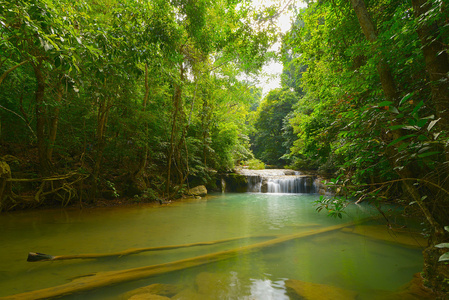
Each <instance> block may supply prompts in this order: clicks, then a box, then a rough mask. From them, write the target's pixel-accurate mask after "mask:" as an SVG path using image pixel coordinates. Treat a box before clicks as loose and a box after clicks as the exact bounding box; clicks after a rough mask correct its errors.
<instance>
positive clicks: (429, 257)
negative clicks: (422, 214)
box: [412, 0, 449, 293]
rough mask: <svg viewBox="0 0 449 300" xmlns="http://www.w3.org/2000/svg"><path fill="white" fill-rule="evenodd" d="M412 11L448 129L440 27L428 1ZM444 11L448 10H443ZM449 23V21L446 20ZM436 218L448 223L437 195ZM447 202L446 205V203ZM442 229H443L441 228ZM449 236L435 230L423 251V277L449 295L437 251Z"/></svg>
mask: <svg viewBox="0 0 449 300" xmlns="http://www.w3.org/2000/svg"><path fill="white" fill-rule="evenodd" d="M412 6H413V12H414V15H415V18H416V19H417V21H418V28H417V33H418V36H419V39H420V41H421V45H422V47H421V50H422V52H423V56H424V60H425V64H426V71H427V73H428V76H429V79H430V89H431V93H432V102H433V105H434V106H435V111H436V115H437V117H438V118H439V120H440V121H439V124H438V126H439V128H440V129H441V130H442V131H447V130H449V116H448V114H449V58H448V54H447V52H446V50H447V49H446V48H447V46H446V47H445V45H444V44H443V42H442V40H441V38H440V33H441V32H440V28H439V27H438V24H437V23H436V22H435V21H432V20H431V21H429V20H428V19H427V18H428V14H429V12H430V11H431V9H432V3H431V1H427V0H412ZM441 9H442V10H443V11H444V10H445V9H446V7H441ZM446 23H447V20H446ZM447 159H449V150H448V147H446V160H447ZM441 169H442V170H440V171H442V174H441V176H440V177H443V178H444V180H443V182H447V178H448V176H449V174H448V172H447V169H446V168H441ZM433 201H434V202H435V207H434V208H433V210H434V211H435V214H436V218H437V219H438V220H439V221H440V222H446V224H441V225H449V220H448V219H447V212H446V207H447V198H441V196H438V195H437V196H435V199H434V200H433ZM445 202H446V204H445ZM440 227H441V226H440ZM448 241H449V236H448V234H447V233H446V232H445V231H444V230H442V228H440V229H439V230H436V232H435V234H434V235H433V236H432V240H431V243H430V245H429V247H428V248H427V249H425V250H424V252H423V254H424V276H425V279H426V280H427V282H428V283H429V285H430V287H431V288H432V289H434V290H435V291H437V292H441V293H444V292H446V293H448V292H449V282H448V281H447V278H449V266H448V265H445V264H443V263H442V262H439V261H438V259H439V257H440V255H442V253H443V252H444V251H443V250H442V249H439V248H436V247H435V245H436V244H439V243H442V242H448Z"/></svg>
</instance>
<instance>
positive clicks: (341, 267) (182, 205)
mask: <svg viewBox="0 0 449 300" xmlns="http://www.w3.org/2000/svg"><path fill="white" fill-rule="evenodd" d="M318 197H319V196H318V195H316V194H262V193H241V194H237V193H228V194H217V195H212V196H208V197H206V198H203V199H199V200H190V201H184V202H174V203H171V204H170V205H166V206H160V207H153V206H146V205H136V206H130V207H113V208H95V209H83V210H77V209H53V210H39V211H30V212H12V213H5V214H2V215H0V244H1V245H2V247H0V297H2V296H8V295H13V294H20V293H24V292H27V291H33V290H39V289H43V288H47V287H52V286H57V285H61V284H65V283H67V282H70V281H71V280H72V279H73V278H76V277H80V276H85V275H86V274H91V273H95V272H104V271H115V270H124V269H131V268H137V267H142V266H149V265H154V264H160V263H164V262H170V261H175V260H180V259H184V258H189V257H195V256H198V255H203V254H207V253H214V252H218V251H223V250H227V249H234V248H238V247H242V246H245V245H249V244H251V243H257V242H260V240H258V239H241V240H235V241H230V242H227V243H218V244H215V245H206V246H196V247H187V248H180V249H174V250H163V251H162V250H161V251H153V252H143V253H140V254H134V255H129V256H123V257H109V258H102V259H84V260H67V261H45V262H27V261H26V258H27V254H28V252H30V251H34V252H41V253H45V254H51V255H69V254H82V253H111V252H119V251H123V250H126V249H130V248H142V247H153V246H154V247H156V246H163V245H180V244H186V243H195V242H205V241H215V240H220V239H227V238H235V237H246V236H259V235H273V236H274V235H278V236H285V235H290V234H296V233H299V232H303V231H304V232H305V231H310V230H317V229H320V228H325V227H327V226H333V225H335V224H341V223H345V222H348V221H349V220H355V219H362V218H365V217H367V216H375V215H377V211H375V210H373V209H371V208H370V207H369V206H364V205H350V206H349V207H348V209H347V215H345V216H344V218H343V219H342V220H340V219H334V218H330V217H327V216H326V214H325V213H317V212H316V210H315V207H314V206H313V201H316V200H317V199H318ZM371 224H372V225H373V224H374V225H376V224H383V223H382V221H381V220H380V221H379V220H376V221H371ZM358 226H363V225H358ZM377 227H379V226H377ZM381 227H383V228H385V226H383V225H382V226H381ZM361 228H364V227H361ZM367 228H368V227H367ZM369 228H371V227H369ZM387 235H388V234H387ZM390 235H391V234H390ZM392 238H393V241H387V242H386V241H382V240H379V239H373V238H370V237H367V236H362V235H359V234H355V233H353V232H350V231H348V230H336V231H331V232H328V233H323V234H319V235H312V236H309V237H306V238H298V239H293V240H290V241H286V242H283V243H279V244H278V245H276V246H273V247H270V248H266V249H261V250H259V251H255V252H252V253H245V252H243V253H241V254H240V255H238V256H235V257H233V258H230V259H227V260H223V261H219V262H214V263H209V264H204V265H202V266H198V267H193V268H189V269H185V270H180V271H176V272H171V273H168V274H164V275H159V276H154V277H149V278H144V279H140V280H134V281H130V282H125V283H120V284H116V285H113V286H111V287H106V288H100V289H95V290H93V291H88V292H83V293H79V294H75V295H71V296H65V297H64V298H63V299H106V300H107V299H123V296H122V295H123V294H124V293H126V292H127V291H130V290H132V289H135V288H138V287H142V286H146V285H150V284H153V283H169V284H175V285H176V286H178V287H179V289H180V290H183V291H184V293H185V291H190V293H191V294H190V295H194V294H195V293H196V294H195V296H191V299H194V298H195V297H201V298H202V299H258V300H268V299H280V300H282V299H289V298H288V296H287V294H286V288H285V281H286V280H287V279H296V280H301V281H305V282H312V283H317V284H323V285H326V286H328V285H329V286H333V287H338V288H341V289H346V290H351V291H354V292H355V293H357V294H358V295H359V296H358V297H359V298H357V299H371V297H372V295H373V294H377V293H378V292H379V294H382V293H383V292H384V291H395V290H396V289H398V288H399V287H400V286H402V285H404V284H406V283H407V282H408V281H409V280H410V279H411V278H412V276H413V274H414V273H417V272H419V271H420V270H421V268H422V256H421V250H420V249H419V248H416V247H410V246H404V245H402V244H398V243H396V242H395V241H394V240H395V239H394V235H392ZM265 240H266V239H265ZM205 278H206V279H205ZM208 282H209V284H208ZM211 282H212V283H211ZM198 295H200V296H198ZM188 298H189V297H187V298H185V297H184V298H182V297H181V298H180V297H178V298H176V299H188Z"/></svg>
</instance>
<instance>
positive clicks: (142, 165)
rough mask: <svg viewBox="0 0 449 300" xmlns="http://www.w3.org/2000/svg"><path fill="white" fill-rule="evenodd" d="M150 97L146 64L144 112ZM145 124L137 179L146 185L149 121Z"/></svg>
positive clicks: (146, 66)
mask: <svg viewBox="0 0 449 300" xmlns="http://www.w3.org/2000/svg"><path fill="white" fill-rule="evenodd" d="M149 96H150V86H149V83H148V65H147V64H145V95H144V97H143V108H142V111H143V112H146V110H147V104H148V98H149ZM144 122H145V145H144V149H143V151H140V152H141V157H140V161H139V167H138V169H137V172H136V175H135V178H136V179H137V180H138V181H140V182H142V183H144V179H143V173H144V171H145V168H146V166H147V162H148V142H147V140H148V121H147V120H144Z"/></svg>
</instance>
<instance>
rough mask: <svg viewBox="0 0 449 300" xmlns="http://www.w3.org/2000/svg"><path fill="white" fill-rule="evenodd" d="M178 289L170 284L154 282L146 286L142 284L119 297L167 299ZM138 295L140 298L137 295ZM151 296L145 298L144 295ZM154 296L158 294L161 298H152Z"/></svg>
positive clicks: (178, 289) (134, 299) (135, 299)
mask: <svg viewBox="0 0 449 300" xmlns="http://www.w3.org/2000/svg"><path fill="white" fill-rule="evenodd" d="M179 291H180V288H179V287H178V286H176V285H172V284H162V283H155V284H151V285H148V286H144V287H141V288H138V289H135V290H132V291H129V292H127V293H125V294H123V295H122V297H120V298H121V299H132V300H138V299H161V300H162V299H169V298H170V297H172V296H174V295H176V294H177V293H178V292H179ZM137 296H140V297H141V298H139V297H137ZM150 296H151V297H153V298H145V297H150ZM154 296H159V297H163V298H154Z"/></svg>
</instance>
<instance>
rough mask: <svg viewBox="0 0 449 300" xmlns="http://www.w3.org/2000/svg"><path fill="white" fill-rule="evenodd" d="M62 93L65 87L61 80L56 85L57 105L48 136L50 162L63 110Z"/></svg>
mask: <svg viewBox="0 0 449 300" xmlns="http://www.w3.org/2000/svg"><path fill="white" fill-rule="evenodd" d="M62 94H63V87H62V85H61V82H59V83H58V84H57V86H56V97H55V101H56V107H55V109H54V110H53V113H52V115H51V122H50V132H49V138H48V148H47V159H48V161H50V162H51V158H52V155H53V149H54V146H55V141H56V134H57V132H58V123H59V112H60V110H61V109H60V105H61V102H62Z"/></svg>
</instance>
